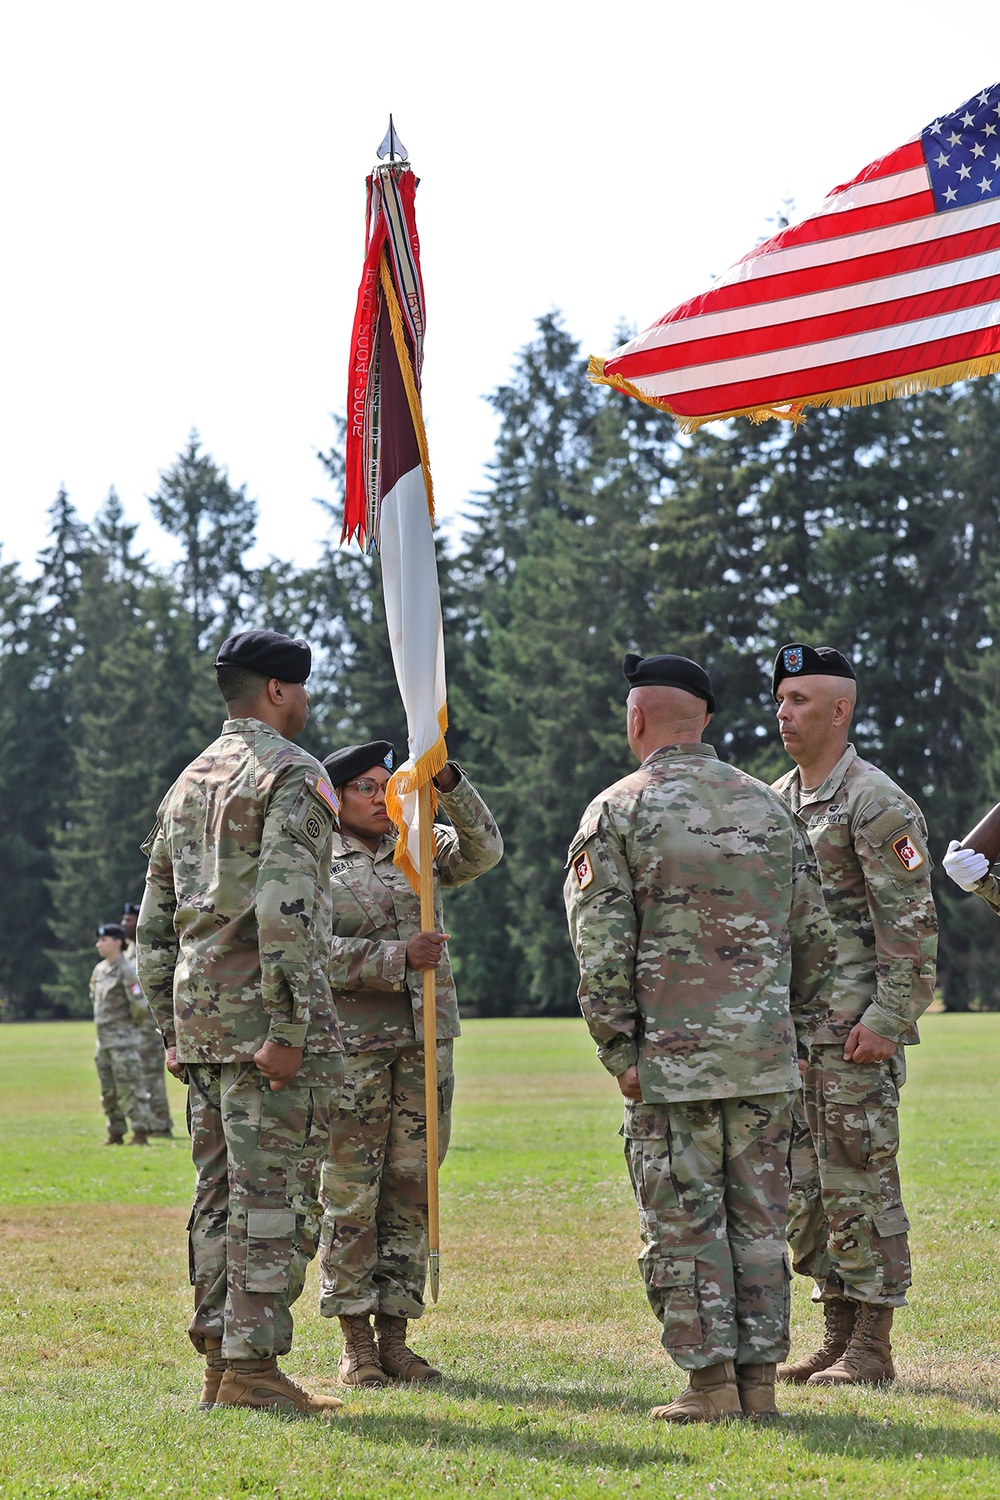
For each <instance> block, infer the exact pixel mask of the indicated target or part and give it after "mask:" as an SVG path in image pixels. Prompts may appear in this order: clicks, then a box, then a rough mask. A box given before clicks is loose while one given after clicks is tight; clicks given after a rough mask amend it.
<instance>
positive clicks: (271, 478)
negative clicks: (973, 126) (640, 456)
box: [0, 0, 1000, 563]
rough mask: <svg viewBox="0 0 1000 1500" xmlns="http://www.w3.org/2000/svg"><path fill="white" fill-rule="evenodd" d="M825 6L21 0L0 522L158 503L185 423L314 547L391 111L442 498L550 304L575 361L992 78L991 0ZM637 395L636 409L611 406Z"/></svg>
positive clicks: (135, 513) (16, 543) (2, 135)
mask: <svg viewBox="0 0 1000 1500" xmlns="http://www.w3.org/2000/svg"><path fill="white" fill-rule="evenodd" d="M943 15H944V12H943V10H942V7H941V5H940V3H934V4H931V3H926V0H905V3H888V0H867V3H860V0H841V3H840V4H838V5H836V6H824V7H820V6H803V5H799V6H797V7H792V8H791V9H788V8H787V7H785V8H781V7H770V8H768V7H766V6H760V5H748V4H746V3H742V0H719V3H716V4H709V3H704V0H703V3H702V4H700V5H690V4H685V5H679V4H676V3H674V0H658V3H647V0H627V3H624V4H609V5H595V4H588V3H586V0H574V3H571V4H570V3H562V0H534V3H525V0H507V3H505V4H504V5H502V6H489V7H487V6H473V5H469V4H462V5H459V4H449V3H438V0H421V3H419V4H416V5H413V4H407V5H403V4H400V3H398V0H379V3H377V4H373V5H369V6H348V5H345V4H343V3H331V0H286V3H285V4H284V5H276V4H274V3H267V4H265V3H262V0H197V3H192V0H170V3H169V4H168V3H165V0H127V3H121V0H88V3H86V4H81V3H80V0H31V3H30V4H23V5H20V6H17V7H15V6H14V5H12V4H11V5H8V6H7V7H6V9H5V12H4V19H3V21H2V23H0V139H2V142H3V148H2V157H0V163H2V164H0V174H2V175H0V192H2V202H3V210H4V215H3V219H4V228H3V235H2V240H0V265H2V276H0V288H2V293H0V295H2V314H0V351H2V352H0V370H2V373H0V402H2V405H0V420H2V442H0V543H2V555H3V556H4V557H5V558H11V557H14V558H18V559H22V560H24V561H25V562H28V563H30V561H31V559H32V558H33V556H34V554H35V552H36V551H37V549H38V547H39V546H41V545H42V544H43V541H44V536H45V530H46V515H45V512H46V509H47V507H48V506H49V505H50V503H51V501H52V499H53V497H54V495H55V492H56V490H57V488H58V487H59V485H60V484H61V483H64V484H65V485H66V487H67V488H68V490H69V492H70V495H71V497H72V499H73V500H74V502H75V503H76V505H77V507H78V508H79V510H80V511H81V513H82V514H83V515H84V516H85V517H90V516H91V515H93V513H94V511H95V510H96V509H97V508H98V507H99V506H100V504H101V503H102V501H103V500H104V497H105V496H106V494H107V492H108V489H109V486H111V485H114V486H115V487H116V488H117V490H118V492H119V494H120V495H121V498H122V501H123V503H124V505H125V508H126V512H127V514H128V515H129V517H130V518H131V519H132V520H136V521H142V522H143V529H142V533H141V536H142V540H143V543H144V545H146V546H147V547H148V548H149V549H150V551H151V553H152V554H153V555H154V556H157V557H165V556H168V555H170V549H169V547H168V546H167V544H166V543H165V541H164V539H163V538H162V534H161V533H160V532H159V531H158V530H157V528H156V527H155V525H154V523H153V522H152V521H151V519H150V517H149V508H148V505H147V504H146V500H145V496H146V495H148V494H149V493H150V492H151V491H152V490H154V489H155V487H156V484H157V474H158V471H159V470H161V469H163V468H165V467H166V466H168V465H169V464H170V462H171V460H172V458H173V456H174V454H175V453H176V452H177V450H178V449H179V448H180V447H181V446H182V445H183V444H184V441H185V439H186V436H187V433H188V431H189V430H190V429H191V428H192V427H196V428H197V429H198V431H199V432H200V434H201V436H202V439H203V441H204V444H205V446H206V447H207V448H208V450H209V451H210V452H211V453H212V454H213V456H214V457H215V459H216V460H217V461H218V462H219V463H221V464H224V465H226V466H227V467H228V469H229V472H230V477H231V479H232V480H233V482H234V483H237V484H242V483H244V482H245V483H246V484H247V487H248V490H249V492H250V494H252V495H254V496H255V497H256V498H257V499H258V501H259V503H260V511H261V520H260V526H259V532H258V535H259V541H260V548H259V551H258V554H257V555H258V556H263V555H268V554H275V555H277V556H279V557H288V558H294V559H296V560H297V561H300V562H305V561H308V560H310V559H311V558H312V557H313V556H314V553H315V547H316V542H317V538H318V536H319V533H320V530H321V528H322V524H323V521H322V516H321V514H320V512H319V510H318V508H317V507H316V506H314V505H313V504H312V503H311V497H312V496H314V495H316V494H320V493H327V494H329V493H330V491H329V489H328V488H327V487H326V486H325V483H324V476H323V474H322V471H321V469H320V466H319V464H318V462H317V460H316V457H315V454H316V450H317V449H318V448H320V447H323V446H325V445H326V444H327V443H328V442H329V439H330V436H331V431H332V428H331V423H330V420H329V413H330V412H331V411H334V410H340V409H342V408H343V406H344V404H345V394H346V371H347V354H348V339H349V334H350V324H351V318H352V315H353V311H354V300H355V294H356V291H357V283H358V278H359V276H360V271H361V259H362V253H363V239H364V178H365V175H366V173H367V172H368V170H369V169H370V167H371V166H372V164H373V162H374V160H375V150H376V147H377V146H378V144H379V142H380V141H381V139H382V136H383V134H384V132H385V129H386V125H387V122H388V115H389V111H390V110H391V111H392V112H393V115H394V117H395V122H396V126H397V129H398V131H399V133H400V135H401V136H402V139H403V140H404V142H405V143H406V145H407V147H408V148H409V152H410V157H411V160H412V162H413V165H414V167H415V170H416V171H417V173H418V175H419V176H420V177H421V179H422V185H421V188H420V192H419V193H418V195H417V213H418V223H419V227H420V233H421V242H422V250H423V269H424V280H425V285H426V291H427V300H428V334H427V354H426V363H425V389H424V404H425V412H426V416H427V425H428V433H429V441H430V453H431V463H432V467H433V468H434V471H435V482H436V489H437V494H438V504H439V513H440V514H441V515H442V516H443V517H444V518H448V517H452V518H454V517H457V516H459V515H460V514H461V511H462V509H463V507H464V504H465V502H466V500H467V497H468V496H469V494H470V492H471V491H473V490H474V489H476V488H477V487H479V486H480V485H481V484H482V470H483V465H484V463H486V462H487V461H488V459H489V457H490V455H491V451H492V444H493V435H494V424H493V418H492V414H491V412H490V410H489V408H488V407H487V405H486V404H485V402H484V401H483V400H482V397H483V395H484V394H485V393H487V392H488V391H490V390H492V389H493V388H494V387H495V386H496V385H498V384H500V383H502V382H503V381H504V380H505V379H506V378H507V377H508V375H509V373H510V371H511V368H512V364H513V361H514V358H515V356H516V352H517V350H518V349H519V348H520V347H521V346H522V345H523V344H524V343H525V342H526V341H527V340H528V339H529V338H530V337H531V334H532V328H533V323H534V320H535V318H536V317H537V316H538V315H539V314H541V313H543V312H546V311H547V310H549V309H550V308H553V307H558V308H561V309H562V310H563V312H564V314H565V317H566V322H567V325H568V327H569V328H570V330H571V331H572V332H573V334H574V335H576V336H577V337H578V338H579V339H580V340H581V342H582V343H583V345H584V348H585V350H586V351H588V352H596V353H606V352H607V351H608V350H609V348H610V347H611V345H612V342H613V332H614V330H615V328H616V326H617V325H618V324H619V323H620V322H621V321H622V320H625V321H626V322H628V323H630V324H632V325H635V326H637V327H639V328H641V327H645V326H646V325H647V324H648V323H650V322H652V321H653V320H654V319H655V318H657V317H659V316H660V315H661V314H662V313H664V312H666V311H667V309H668V308H670V307H671V306H673V305H674V304H675V303H676V302H678V301H680V300H681V299H682V298H684V297H686V296H688V295H691V294H692V293H694V292H697V291H699V290H701V289H702V288H703V287H704V286H705V285H706V284H707V283H708V281H709V278H710V277H711V275H713V274H718V273H719V272H721V271H723V270H724V269H725V268H726V267H727V266H728V265H729V264H730V263H731V262H732V261H733V260H735V259H736V258H737V257H738V256H740V255H742V254H743V253H744V252H745V251H746V250H748V249H749V248H750V247H751V246H752V245H753V244H754V243H755V242H756V240H757V239H758V238H759V237H760V235H761V234H763V233H766V232H769V226H768V223H767V221H768V219H769V218H770V217H771V216H772V215H773V214H774V212H775V211H776V209H777V207H778V205H779V204H780V202H781V201H782V200H783V199H785V198H792V199H794V200H795V203H796V205H797V207H798V209H799V210H800V211H805V210H808V209H810V208H812V207H814V206H815V205H816V203H818V202H819V200H820V199H821V198H822V197H823V196H824V194H825V193H826V191H827V190H828V189H829V188H831V187H833V186H834V185H835V184H836V183H839V182H841V181H843V180H844V179H845V178H847V177H850V176H852V175H853V174H854V173H855V172H856V171H858V170H859V169H860V168H861V167H862V166H864V165H865V164H866V163H867V162H868V161H870V160H872V159H874V158H875V157H876V156H879V155H881V154H882V153H883V152H884V151H887V150H890V149H891V148H893V147H894V146H897V145H900V144H901V143H902V142H903V141H904V140H905V139H907V138H908V137H909V136H911V135H912V134H914V133H915V132H916V131H918V130H919V129H920V128H921V127H922V126H923V125H925V124H927V123H928V122H929V121H930V120H932V119H933V118H934V116H935V115H936V114H938V113H939V112H940V111H942V110H945V109H950V108H952V107H954V106H955V105H957V104H959V103H961V102H962V101H963V100H964V99H966V98H967V97H969V96H970V95H971V94H973V93H977V92H978V91H979V90H980V89H981V88H983V87H984V86H985V85H987V84H990V83H993V82H994V81H995V80H996V78H997V76H998V75H1000V5H998V4H997V3H996V0H952V3H951V4H950V5H949V6H948V7H947V22H948V24H947V25H946V26H942V24H941V22H942V17H943ZM622 399H625V398H622Z"/></svg>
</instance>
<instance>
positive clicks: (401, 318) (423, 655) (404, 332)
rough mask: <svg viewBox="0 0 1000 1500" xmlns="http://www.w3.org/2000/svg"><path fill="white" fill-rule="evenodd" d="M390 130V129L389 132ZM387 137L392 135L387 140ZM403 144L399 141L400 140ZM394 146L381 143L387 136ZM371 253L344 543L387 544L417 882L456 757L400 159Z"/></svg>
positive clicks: (394, 787) (354, 382)
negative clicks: (422, 797)
mask: <svg viewBox="0 0 1000 1500" xmlns="http://www.w3.org/2000/svg"><path fill="white" fill-rule="evenodd" d="M391 135H392V130H391V126H390V136H391ZM388 139H389V137H387V140H388ZM393 143H394V144H395V142H393ZM384 144H385V143H383V145H384ZM367 189H368V200H367V202H368V213H367V232H366V252H365V264H364V271H363V273H362V277H361V286H360V288H359V290H358V303H357V310H356V312H355V315H354V330H353V334H352V339H351V367H350V376H349V386H348V392H349V394H348V420H347V440H346V464H347V474H346V498H345V504H344V529H343V536H342V538H341V539H342V540H343V539H344V538H345V537H346V538H353V539H355V540H356V541H357V542H358V543H359V544H360V545H361V546H362V547H363V548H364V549H365V550H366V551H368V552H378V554H379V558H380V561H381V566H382V589H383V593H384V596H385V614H386V623H387V625H388V630H389V645H390V648H391V651H392V660H393V666H394V667H395V671H396V680H397V682H398V684H399V691H400V696H401V697H402V700H403V707H404V709H405V710H406V723H407V732H408V738H409V754H408V757H407V759H406V760H405V761H404V762H403V764H402V765H401V766H400V767H399V769H398V770H397V771H395V772H394V773H393V775H392V776H391V777H390V779H389V783H388V786H387V787H386V808H387V811H388V813H389V816H390V817H391V818H392V819H393V821H394V823H395V824H396V827H397V829H398V839H397V843H396V853H395V856H394V857H395V862H396V864H397V865H398V866H399V868H400V869H401V870H403V871H404V872H405V874H406V876H407V878H408V879H409V881H410V884H411V885H412V886H413V889H414V890H415V891H418V890H419V885H420V837H419V812H418V800H419V799H418V792H419V789H420V787H421V786H424V785H427V784H428V783H429V784H430V793H431V809H432V812H433V810H434V809H435V808H436V806H437V797H436V794H435V791H434V785H433V782H432V780H431V778H432V777H433V776H435V775H436V774H437V772H438V771H440V770H441V769H442V768H443V767H444V764H445V762H446V760H447V758H448V752H447V749H446V747H445V741H444V735H445V730H446V729H447V727H448V709H447V701H446V687H445V671H444V631H443V627H442V621H441V599H440V594H439V591H438V577H437V559H436V557H435V552H434V528H433V523H434V491H433V487H432V484H431V472H430V464H429V461H428V457H427V437H426V434H425V431H424V419H423V411H422V407H421V399H420V376H421V366H422V364H423V343H424V289H423V281H422V278H421V274H420V241H419V238H418V236H417V223H416V218H415V215H414V197H415V194H416V189H417V178H416V177H415V176H414V175H413V172H412V171H411V169H410V167H409V166H408V165H405V164H401V163H400V162H397V161H395V160H393V161H392V162H391V163H390V164H388V165H385V166H380V167H376V168H375V170H374V171H373V172H372V174H371V176H370V177H369V178H368V180H367Z"/></svg>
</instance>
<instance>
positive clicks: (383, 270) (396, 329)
mask: <svg viewBox="0 0 1000 1500" xmlns="http://www.w3.org/2000/svg"><path fill="white" fill-rule="evenodd" d="M378 273H379V280H380V281H381V283H382V292H383V295H384V296H385V301H386V306H387V307H388V309H389V327H390V328H391V329H392V342H393V344H394V345H395V348H396V358H397V360H398V361H399V369H400V373H401V375H402V377H403V385H404V386H405V387H406V404H407V406H409V408H410V416H411V418H412V419H413V430H414V432H415V433H416V434H417V447H418V449H419V450H420V467H421V469H422V470H423V475H424V488H425V489H426V491H427V509H428V510H429V511H430V516H431V525H432V526H433V524H434V484H433V481H432V479H431V461H430V458H429V457H428V454H427V433H426V431H425V429H424V413H423V408H422V407H421V405H420V392H419V391H418V390H417V379H416V376H415V375H414V373H413V366H412V365H411V363H410V350H409V347H408V345H407V342H406V334H405V333H404V332H403V314H402V311H401V309H400V306H399V299H398V298H397V296H396V288H395V287H394V286H393V284H392V273H391V271H390V270H389V257H388V255H387V254H386V252H385V250H383V251H382V255H381V258H380V260H379V266H378Z"/></svg>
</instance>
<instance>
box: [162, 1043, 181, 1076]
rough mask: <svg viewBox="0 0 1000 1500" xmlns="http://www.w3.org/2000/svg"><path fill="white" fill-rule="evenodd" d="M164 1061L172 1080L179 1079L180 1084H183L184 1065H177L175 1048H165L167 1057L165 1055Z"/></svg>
mask: <svg viewBox="0 0 1000 1500" xmlns="http://www.w3.org/2000/svg"><path fill="white" fill-rule="evenodd" d="M165 1061H166V1065H167V1072H168V1073H169V1074H170V1076H171V1077H172V1078H179V1079H180V1081H181V1083H183V1082H184V1064H183V1063H179V1062H178V1061H177V1048H176V1047H168V1048H167V1055H166V1059H165Z"/></svg>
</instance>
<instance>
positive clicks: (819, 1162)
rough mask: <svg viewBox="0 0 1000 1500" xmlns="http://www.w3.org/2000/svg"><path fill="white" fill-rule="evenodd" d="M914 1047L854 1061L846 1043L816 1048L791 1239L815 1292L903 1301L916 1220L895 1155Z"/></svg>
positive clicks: (800, 1139)
mask: <svg viewBox="0 0 1000 1500" xmlns="http://www.w3.org/2000/svg"><path fill="white" fill-rule="evenodd" d="M905 1076H906V1062H905V1053H904V1051H903V1048H902V1047H897V1049H896V1055H895V1056H894V1057H892V1058H890V1060H889V1061H888V1062H885V1063H854V1062H845V1060H844V1049H843V1046H842V1045H841V1044H837V1045H833V1046H819V1047H814V1048H813V1049H812V1052H811V1054H810V1059H809V1070H808V1072H807V1074H806V1077H805V1080H804V1087H803V1094H802V1099H801V1102H800V1103H798V1104H797V1106H796V1111H795V1121H794V1126H793V1135H792V1191H791V1194H790V1197H789V1203H788V1243H789V1245H790V1246H791V1249H792V1264H793V1266H794V1268H795V1270H796V1271H797V1272H799V1273H800V1274H801V1275H802V1276H812V1277H813V1278H814V1280H815V1282H816V1289H815V1291H814V1293H813V1297H814V1299H815V1300H816V1301H825V1300H826V1299H828V1298H831V1297H845V1296H846V1297H850V1298H853V1299H854V1300H855V1301H856V1302H874V1303H876V1304H878V1305H879V1306H881V1307H903V1306H905V1304H906V1290H907V1287H908V1286H909V1285H910V1249H909V1241H908V1239H907V1231H908V1229H909V1227H910V1224H909V1220H908V1219H907V1217H906V1213H905V1211H904V1209H903V1202H902V1197H901V1194H900V1186H899V1168H898V1166H897V1163H896V1153H897V1152H898V1150H899V1088H900V1086H901V1085H902V1083H903V1080H904V1078H905Z"/></svg>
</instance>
